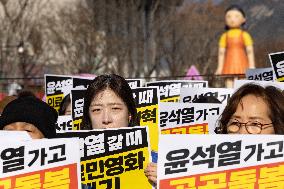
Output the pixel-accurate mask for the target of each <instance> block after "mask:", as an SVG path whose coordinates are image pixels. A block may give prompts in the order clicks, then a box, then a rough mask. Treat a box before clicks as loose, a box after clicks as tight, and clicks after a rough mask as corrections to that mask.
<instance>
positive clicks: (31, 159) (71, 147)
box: [0, 139, 81, 189]
mask: <svg viewBox="0 0 284 189" xmlns="http://www.w3.org/2000/svg"><path fill="white" fill-rule="evenodd" d="M79 152H80V150H79V140H78V139H40V140H29V141H13V142H11V141H10V140H8V141H5V140H1V145H0V188H3V189H10V188H23V189H28V188H66V189H77V188H78V189H79V188H81V177H80V154H79Z"/></svg>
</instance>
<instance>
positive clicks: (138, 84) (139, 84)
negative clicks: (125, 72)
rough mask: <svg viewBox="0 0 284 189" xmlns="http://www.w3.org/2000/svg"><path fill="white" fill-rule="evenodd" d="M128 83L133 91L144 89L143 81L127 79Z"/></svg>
mask: <svg viewBox="0 0 284 189" xmlns="http://www.w3.org/2000/svg"><path fill="white" fill-rule="evenodd" d="M126 81H127V83H128V85H129V87H130V88H131V89H135V88H137V87H143V79H126Z"/></svg>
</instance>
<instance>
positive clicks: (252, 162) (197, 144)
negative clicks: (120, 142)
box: [158, 135, 284, 189]
mask: <svg viewBox="0 0 284 189" xmlns="http://www.w3.org/2000/svg"><path fill="white" fill-rule="evenodd" d="M172 141H175V142H172ZM283 142H284V141H283V136H281V135H190V136H189V135H162V136H160V143H159V160H158V188H161V189H181V188H199V189H209V188H220V189H228V188H284V182H283V180H284V174H283V170H284V155H283V153H284V152H283Z"/></svg>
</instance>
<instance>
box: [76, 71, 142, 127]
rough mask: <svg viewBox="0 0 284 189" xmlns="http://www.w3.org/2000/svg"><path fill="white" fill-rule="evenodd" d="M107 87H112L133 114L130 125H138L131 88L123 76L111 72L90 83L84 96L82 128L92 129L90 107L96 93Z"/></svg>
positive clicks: (131, 114)
mask: <svg viewBox="0 0 284 189" xmlns="http://www.w3.org/2000/svg"><path fill="white" fill-rule="evenodd" d="M105 89H111V90H112V91H113V92H114V93H115V94H116V95H117V96H119V97H120V98H121V99H122V101H123V102H124V103H125V104H126V106H127V108H128V112H129V114H130V116H131V119H130V122H129V125H128V126H134V125H138V121H137V110H136V105H135V101H134V98H133V94H132V90H131V88H130V87H129V85H128V83H127V81H126V80H125V79H124V78H123V77H121V76H119V75H115V74H109V75H100V76H97V77H96V78H95V79H94V80H93V82H92V84H90V85H89V87H88V88H87V91H86V93H85V97H84V110H83V111H84V113H83V114H84V116H83V122H82V127H81V129H82V130H90V129H92V124H91V119H90V116H89V107H90V105H91V102H92V100H93V99H94V98H95V97H96V95H97V94H98V93H99V92H101V91H104V90H105Z"/></svg>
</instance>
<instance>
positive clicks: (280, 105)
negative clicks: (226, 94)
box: [217, 84, 284, 134]
mask: <svg viewBox="0 0 284 189" xmlns="http://www.w3.org/2000/svg"><path fill="white" fill-rule="evenodd" d="M247 95H254V96H256V97H260V98H262V99H263V100H264V101H265V102H266V104H267V106H268V109H269V112H268V114H269V115H268V116H269V118H270V119H271V121H272V123H273V127H274V130H275V134H284V94H283V92H282V91H281V90H280V89H278V88H276V87H274V86H266V87H262V86H260V85H257V84H246V85H243V86H242V87H240V88H239V89H238V90H237V91H236V92H235V93H234V94H233V96H232V97H231V98H230V100H229V102H228V104H227V106H226V107H225V109H224V111H223V113H222V114H221V116H220V119H219V121H218V123H217V124H218V127H217V133H220V134H227V124H228V122H229V120H230V119H231V117H232V115H233V114H234V113H235V112H236V110H237V107H238V104H239V103H240V102H241V99H242V98H243V97H244V96H247Z"/></svg>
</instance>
